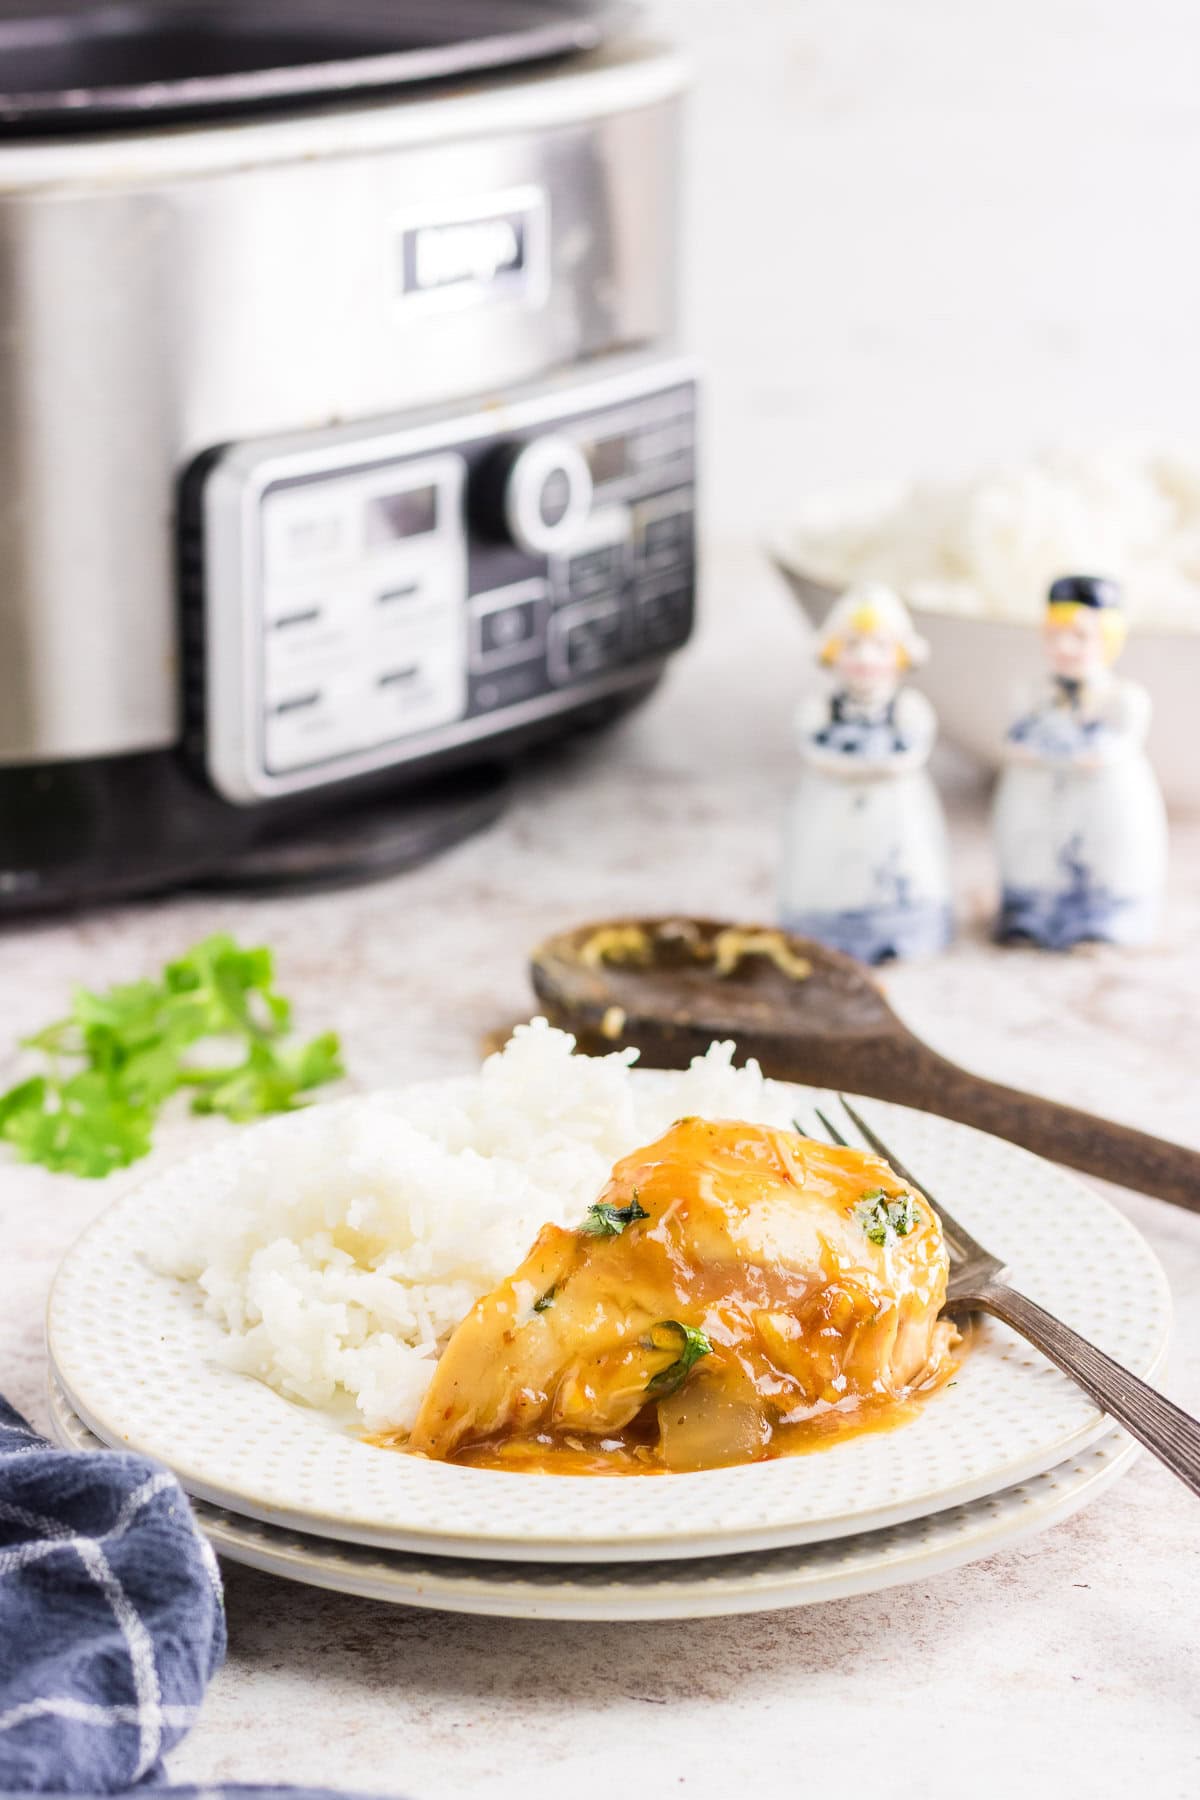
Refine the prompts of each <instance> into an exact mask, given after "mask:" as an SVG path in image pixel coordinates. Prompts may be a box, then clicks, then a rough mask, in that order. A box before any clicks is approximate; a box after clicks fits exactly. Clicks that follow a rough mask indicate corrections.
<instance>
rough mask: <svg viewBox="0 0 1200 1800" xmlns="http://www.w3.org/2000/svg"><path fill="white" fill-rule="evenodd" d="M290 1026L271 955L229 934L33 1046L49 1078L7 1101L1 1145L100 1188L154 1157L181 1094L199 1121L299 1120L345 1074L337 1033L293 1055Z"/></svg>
mask: <svg viewBox="0 0 1200 1800" xmlns="http://www.w3.org/2000/svg"><path fill="white" fill-rule="evenodd" d="M290 1018H291V1007H290V1005H289V1004H288V1002H287V1001H286V1000H285V999H284V997H283V995H282V994H280V993H279V992H278V991H277V990H276V988H275V985H274V973H273V968H272V960H271V952H270V951H269V950H266V949H261V948H260V949H253V950H245V949H243V948H242V947H241V945H240V944H237V943H235V941H234V940H233V938H231V937H228V936H227V935H226V934H225V933H223V932H222V933H218V934H217V935H216V936H214V937H210V938H206V939H205V940H204V942H203V943H200V944H196V945H194V946H193V948H192V949H191V950H189V951H187V953H186V954H185V955H183V956H181V957H179V958H178V960H177V961H175V962H172V963H168V964H167V966H166V968H165V969H164V970H163V973H162V975H161V977H160V978H159V979H158V980H157V981H134V982H128V983H125V984H124V985H122V986H119V987H112V988H108V989H107V990H106V991H105V992H104V993H98V994H93V993H89V992H88V990H87V989H86V988H78V989H76V991H75V995H74V998H73V1000H72V1004H71V1011H70V1014H69V1015H68V1017H67V1018H65V1019H60V1020H59V1021H57V1023H55V1024H53V1025H48V1026H46V1028H45V1030H43V1031H39V1032H38V1033H36V1035H35V1036H33V1037H29V1038H26V1039H25V1040H24V1046H25V1048H26V1049H29V1050H33V1051H36V1052H37V1053H38V1054H39V1055H40V1056H41V1058H42V1060H43V1063H44V1065H45V1066H44V1068H43V1069H42V1070H41V1071H40V1072H39V1073H37V1074H34V1075H32V1076H30V1077H29V1078H28V1079H27V1080H24V1081H20V1082H18V1083H17V1085H16V1086H15V1087H12V1088H10V1089H9V1090H8V1092H7V1093H6V1094H0V1140H4V1141H6V1142H7V1143H9V1144H11V1145H12V1147H13V1149H14V1150H15V1151H16V1153H17V1155H18V1156H20V1157H21V1158H23V1160H24V1161H25V1162H36V1163H44V1164H45V1166H46V1167H47V1168H48V1169H57V1170H60V1171H62V1172H64V1173H66V1174H69V1175H82V1176H88V1177H92V1178H96V1177H99V1176H102V1175H107V1174H109V1173H110V1171H111V1170H113V1169H123V1168H125V1167H126V1166H127V1165H128V1164H129V1163H131V1162H136V1161H137V1159H138V1157H140V1156H145V1155H146V1153H147V1151H148V1150H149V1149H150V1142H151V1137H152V1134H153V1130H154V1124H155V1121H156V1119H157V1117H158V1114H159V1111H160V1109H161V1108H162V1106H163V1104H164V1102H165V1101H167V1100H168V1099H169V1098H170V1097H171V1095H172V1094H174V1093H176V1092H177V1091H178V1090H179V1089H180V1088H191V1089H193V1096H192V1111H193V1112H197V1113H223V1114H224V1115H225V1117H226V1118H229V1119H234V1120H243V1119H256V1118H258V1117H260V1116H261V1115H262V1114H263V1113H274V1112H290V1111H291V1110H292V1108H293V1107H295V1106H298V1105H300V1104H302V1102H301V1099H300V1096H301V1095H302V1094H303V1093H305V1092H307V1090H308V1089H310V1088H314V1087H318V1086H320V1085H321V1083H322V1082H326V1081H333V1080H335V1079H336V1078H337V1077H338V1076H339V1075H341V1074H342V1073H343V1070H342V1064H341V1056H340V1053H339V1047H338V1040H337V1038H336V1037H335V1036H334V1034H333V1032H331V1031H327V1032H325V1033H323V1034H322V1035H321V1036H320V1037H315V1038H313V1039H312V1040H311V1041H310V1042H309V1043H307V1044H298V1045H293V1044H288V1043H286V1042H285V1041H284V1040H285V1038H286V1035H287V1032H288V1029H289V1024H290ZM199 1044H205V1045H207V1046H209V1047H210V1049H211V1050H212V1054H211V1055H210V1056H208V1057H205V1058H202V1059H201V1058H197V1059H195V1060H193V1059H192V1058H191V1057H189V1056H188V1055H187V1054H186V1052H187V1051H189V1050H190V1049H192V1047H193V1046H196V1045H199ZM222 1052H224V1054H223V1055H222ZM230 1052H232V1054H230Z"/></svg>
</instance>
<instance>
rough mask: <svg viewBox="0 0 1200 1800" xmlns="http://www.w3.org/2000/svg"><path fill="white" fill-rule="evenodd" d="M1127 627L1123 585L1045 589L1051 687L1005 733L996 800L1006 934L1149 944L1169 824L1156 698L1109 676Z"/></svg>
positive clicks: (1076, 581)
mask: <svg viewBox="0 0 1200 1800" xmlns="http://www.w3.org/2000/svg"><path fill="white" fill-rule="evenodd" d="M1125 631H1126V622H1125V615H1124V612H1123V611H1122V609H1121V591H1120V589H1119V588H1118V586H1117V584H1116V583H1115V582H1113V581H1105V580H1102V579H1100V578H1099V577H1096V576H1092V575H1067V576H1064V577H1063V578H1062V579H1061V580H1060V581H1056V582H1055V583H1054V585H1053V587H1052V588H1051V589H1050V593H1049V598H1048V601H1047V606H1046V628H1045V636H1044V643H1045V650H1046V661H1047V663H1048V664H1049V670H1050V674H1049V680H1048V681H1046V682H1045V683H1044V684H1043V685H1042V687H1041V690H1040V691H1039V692H1038V693H1037V694H1036V696H1035V697H1034V698H1033V700H1032V703H1031V704H1030V705H1029V706H1028V708H1027V709H1026V710H1024V711H1023V712H1022V713H1021V714H1020V716H1019V717H1018V718H1017V720H1016V722H1015V723H1014V724H1013V726H1012V727H1011V729H1010V731H1009V734H1008V742H1007V746H1006V750H1007V762H1006V767H1005V769H1004V772H1003V774H1002V775H1001V777H1000V784H999V786H998V788H997V790H996V803H995V813H994V831H995V841H996V854H997V857H998V858H999V863H1000V878H1001V884H1002V898H1001V907H1000V919H999V923H998V927H997V935H998V936H999V937H1001V938H1028V939H1030V940H1031V941H1032V942H1033V943H1035V944H1041V945H1043V946H1044V947H1045V948H1046V949H1048V950H1065V949H1067V948H1068V947H1069V946H1070V945H1072V944H1077V943H1080V942H1082V941H1083V940H1084V939H1089V938H1090V939H1102V940H1105V941H1107V942H1109V943H1114V944H1144V943H1146V942H1147V941H1148V940H1149V939H1150V938H1151V937H1152V936H1153V934H1154V929H1155V925H1156V923H1157V918H1158V909H1159V902H1160V899H1161V895H1162V889H1163V885H1164V882H1165V879H1166V866H1167V820H1166V812H1165V810H1164V807H1163V800H1162V795H1161V793H1160V792H1159V787H1158V783H1157V781H1156V780H1155V778H1154V772H1153V770H1152V769H1151V767H1150V764H1149V761H1148V760H1147V758H1146V755H1145V751H1144V750H1143V745H1144V743H1145V741H1146V732H1147V730H1148V728H1149V724H1150V697H1149V695H1148V694H1147V693H1146V691H1145V689H1144V688H1141V687H1139V686H1137V684H1136V683H1134V682H1132V681H1123V680H1121V679H1119V678H1118V677H1117V676H1116V675H1114V673H1113V670H1112V665H1113V663H1114V662H1115V661H1116V659H1117V657H1118V656H1119V655H1120V653H1121V649H1122V647H1123V645H1124V642H1125Z"/></svg>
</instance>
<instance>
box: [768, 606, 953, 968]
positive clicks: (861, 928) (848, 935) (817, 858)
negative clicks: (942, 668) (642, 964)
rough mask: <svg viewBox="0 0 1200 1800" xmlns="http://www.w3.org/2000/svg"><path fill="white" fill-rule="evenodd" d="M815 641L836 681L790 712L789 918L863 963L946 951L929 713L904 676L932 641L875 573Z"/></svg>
mask: <svg viewBox="0 0 1200 1800" xmlns="http://www.w3.org/2000/svg"><path fill="white" fill-rule="evenodd" d="M816 653H817V658H818V661H819V663H820V664H821V666H822V667H823V668H824V669H825V670H827V671H828V672H829V674H830V675H831V677H832V682H831V684H830V686H829V687H828V688H827V690H826V691H825V692H813V693H811V694H809V695H807V696H806V697H805V698H804V699H803V700H802V701H801V703H800V707H799V709H798V712H797V721H796V722H797V728H798V735H799V743H800V754H801V757H802V758H803V768H802V769H801V773H800V779H799V781H798V782H797V785H796V788H795V792H794V794H793V796H792V800H791V803H790V806H789V809H788V816H787V823H786V829H785V841H784V855H783V872H782V881H781V896H780V898H781V913H782V917H783V923H784V925H785V927H786V928H787V929H788V930H789V931H795V932H799V933H800V934H801V935H803V936H805V937H812V938H816V939H817V940H818V941H819V942H820V943H823V944H829V945H831V946H832V947H833V948H834V949H835V950H844V951H846V952H848V953H849V954H850V955H851V956H856V957H858V958H859V959H860V961H862V962H867V963H878V962H885V961H887V960H888V959H890V958H892V957H901V956H919V955H925V954H928V953H930V952H933V951H936V950H941V949H943V948H944V947H945V945H946V944H948V943H949V941H950V939H951V937H952V936H953V930H954V926H953V914H952V911H951V901H950V882H949V865H948V856H947V847H946V827H945V821H944V819H943V817H942V809H941V805H940V803H939V801H938V797H937V793H936V791H935V789H934V786H933V783H932V781H931V780H930V778H929V776H928V774H927V773H926V769H925V764H926V763H927V762H928V760H929V755H930V752H931V750H932V749H933V744H934V739H935V737H936V736H937V720H936V718H935V716H934V712H933V708H932V707H931V706H930V704H929V702H928V700H926V699H925V697H924V695H923V694H919V693H917V692H916V690H915V689H913V688H905V687H902V686H901V681H902V677H903V675H904V672H905V670H907V669H909V668H912V667H913V666H914V665H915V664H917V663H919V662H921V661H923V660H924V658H925V656H926V654H927V649H926V645H925V643H924V641H923V639H921V638H920V637H918V635H917V633H916V630H915V629H914V627H913V622H912V619H911V618H910V617H909V613H908V609H907V607H906V606H905V605H904V602H903V601H902V600H901V599H900V598H899V596H898V595H897V594H894V593H893V592H892V590H891V589H890V588H887V587H884V586H882V585H880V584H879V583H875V582H871V583H867V584H865V585H863V586H861V587H856V588H854V589H852V590H851V591H850V592H849V593H847V594H845V595H843V597H842V598H841V599H840V600H839V601H838V603H837V604H836V605H835V606H834V608H833V610H832V611H831V612H830V614H829V617H828V619H827V620H826V622H825V626H824V630H823V632H822V633H821V636H820V639H819V641H818V644H817V652H816Z"/></svg>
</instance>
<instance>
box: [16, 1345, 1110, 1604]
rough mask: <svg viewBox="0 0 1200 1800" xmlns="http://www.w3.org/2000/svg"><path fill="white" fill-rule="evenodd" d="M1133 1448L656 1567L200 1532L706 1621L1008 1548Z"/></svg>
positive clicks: (211, 1525)
mask: <svg viewBox="0 0 1200 1800" xmlns="http://www.w3.org/2000/svg"><path fill="white" fill-rule="evenodd" d="M50 1416H51V1420H52V1423H53V1429H54V1434H55V1436H56V1438H57V1439H58V1441H59V1442H60V1443H62V1444H64V1445H66V1447H67V1448H68V1449H73V1450H96V1449H102V1448H103V1445H101V1443H100V1440H99V1439H98V1438H97V1437H95V1436H94V1434H93V1433H92V1432H90V1431H89V1430H88V1428H87V1426H86V1425H85V1424H84V1423H83V1421H82V1420H81V1419H80V1418H79V1417H78V1415H77V1414H75V1413H73V1412H72V1410H71V1408H70V1406H69V1405H68V1403H67V1400H66V1396H65V1395H64V1394H63V1393H62V1390H61V1389H60V1388H59V1387H58V1385H57V1383H55V1382H54V1381H53V1379H52V1380H51V1382H50ZM1140 1454H1141V1449H1140V1446H1139V1445H1138V1444H1136V1443H1135V1442H1134V1440H1133V1439H1132V1438H1131V1437H1129V1435H1128V1434H1127V1433H1126V1432H1124V1431H1120V1430H1113V1431H1109V1432H1108V1433H1107V1434H1106V1435H1105V1436H1104V1437H1102V1438H1100V1439H1098V1440H1097V1442H1096V1443H1094V1444H1093V1445H1091V1446H1090V1447H1089V1448H1088V1449H1087V1450H1085V1451H1084V1452H1083V1453H1082V1455H1081V1456H1080V1457H1078V1458H1077V1459H1075V1460H1074V1461H1071V1462H1066V1463H1062V1464H1060V1465H1059V1467H1057V1468H1055V1469H1050V1470H1047V1471H1045V1472H1044V1473H1043V1474H1041V1475H1035V1476H1033V1477H1032V1478H1031V1480H1029V1481H1027V1482H1023V1483H1020V1484H1018V1485H1017V1486H1015V1487H1011V1488H1005V1489H1002V1490H1001V1491H1000V1492H999V1493H998V1494H995V1495H992V1496H991V1497H990V1498H988V1499H984V1500H975V1501H972V1502H971V1503H970V1504H969V1505H966V1506H956V1507H951V1508H949V1509H948V1510H946V1511H944V1512H938V1513H931V1514H928V1515H926V1517H925V1518H923V1519H915V1520H910V1521H909V1522H908V1523H906V1524H904V1525H893V1526H891V1527H889V1528H888V1529H886V1530H883V1531H873V1532H864V1533H860V1534H858V1535H856V1536H853V1537H843V1538H836V1539H830V1540H827V1541H826V1542H824V1543H820V1544H808V1545H803V1546H797V1545H791V1546H786V1547H784V1548H781V1549H776V1550H770V1551H757V1552H750V1553H749V1554H743V1555H732V1556H718V1557H710V1558H707V1559H704V1558H689V1559H687V1560H685V1561H671V1562H663V1563H649V1562H634V1563H625V1564H622V1563H590V1564H587V1565H585V1566H584V1567H583V1568H581V1569H580V1570H579V1571H578V1572H576V1573H574V1574H572V1573H569V1572H568V1571H567V1570H565V1569H564V1568H563V1567H562V1566H561V1564H557V1563H545V1564H536V1563H534V1564H520V1563H511V1562H494V1563H493V1562H481V1561H479V1560H475V1561H470V1560H459V1559H457V1558H452V1557H443V1556H429V1555H425V1556H420V1555H403V1554H398V1553H396V1552H388V1551H378V1550H370V1549H367V1548H366V1547H364V1546H359V1545H353V1544H333V1543H330V1542H329V1540H327V1539H322V1538H317V1537H311V1536H306V1535H304V1534H303V1533H299V1532H293V1531H286V1530H283V1529H281V1528H280V1527H278V1526H274V1525H264V1524H260V1523H259V1522H258V1521H256V1520H253V1519H246V1518H241V1517H239V1516H238V1515H237V1514H236V1513H231V1512H228V1511H226V1510H224V1509H222V1508H219V1507H214V1506H208V1505H206V1504H205V1503H204V1502H203V1501H197V1502H194V1503H193V1504H194V1505H195V1510H196V1517H197V1521H198V1523H199V1525H200V1528H201V1530H202V1531H203V1532H204V1534H205V1536H206V1537H207V1538H208V1540H209V1542H210V1543H211V1544H212V1546H213V1548H214V1550H216V1551H217V1553H218V1554H219V1555H220V1556H223V1557H225V1558H226V1559H227V1560H228V1561H230V1562H236V1563H241V1564H243V1565H244V1566H246V1567H247V1568H251V1569H257V1570H259V1571H261V1572H262V1573H263V1574H267V1575H275V1576H279V1577H281V1578H282V1579H283V1580H285V1581H296V1582H301V1583H303V1584H305V1585H306V1586H309V1587H318V1588H324V1589H326V1590H327V1591H330V1592H333V1593H338V1594H348V1595H351V1596H352V1597H354V1598H357V1599H363V1600H381V1601H385V1602H387V1603H389V1604H391V1605H394V1606H421V1607H427V1608H431V1609H432V1610H434V1611H436V1612H452V1613H466V1614H471V1615H474V1616H477V1617H487V1618H506V1619H547V1620H567V1621H571V1622H575V1623H589V1622H593V1623H601V1622H604V1621H614V1620H615V1621H619V1622H628V1623H634V1622H639V1621H648V1620H653V1619H677V1620H681V1619H707V1618H716V1617H719V1616H722V1615H724V1616H729V1615H731V1614H744V1613H757V1612H775V1611H778V1610H780V1609H781V1608H784V1607H793V1606H816V1605H821V1604H825V1603H826V1602H829V1601H832V1600H845V1599H849V1598H852V1597H853V1596H855V1595H860V1594H872V1593H878V1592H879V1591H880V1590H882V1589H885V1588H891V1587H900V1586H903V1585H904V1584H905V1583H907V1582H911V1581H927V1580H930V1579H931V1578H932V1577H934V1576H936V1575H943V1574H946V1573H947V1572H948V1571H950V1570H952V1569H958V1568H962V1567H963V1566H964V1565H965V1564H967V1563H971V1562H978V1561H980V1560H981V1559H982V1558H983V1557H986V1556H994V1555H996V1554H997V1553H999V1552H1003V1551H1005V1550H1010V1549H1012V1548H1013V1547H1014V1546H1016V1545H1017V1544H1020V1543H1024V1542H1025V1541H1026V1539H1028V1538H1031V1537H1034V1536H1036V1535H1037V1534H1038V1533H1039V1532H1042V1531H1046V1530H1048V1529H1049V1528H1050V1527H1051V1526H1053V1525H1058V1524H1061V1523H1062V1521H1063V1520H1065V1519H1068V1518H1070V1517H1071V1516H1072V1514H1074V1513H1076V1512H1078V1511H1080V1509H1081V1508H1082V1507H1084V1506H1088V1505H1090V1504H1091V1502H1092V1501H1093V1500H1095V1499H1097V1498H1098V1497H1099V1496H1100V1495H1101V1494H1102V1493H1103V1492H1104V1491H1105V1489H1106V1488H1109V1487H1111V1486H1112V1485H1113V1483H1114V1482H1115V1481H1117V1480H1118V1479H1119V1478H1120V1476H1122V1475H1123V1474H1124V1473H1125V1472H1126V1471H1127V1470H1128V1468H1129V1467H1130V1464H1131V1463H1133V1462H1134V1461H1135V1460H1136V1458H1137V1457H1138V1456H1139V1455H1140Z"/></svg>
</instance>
